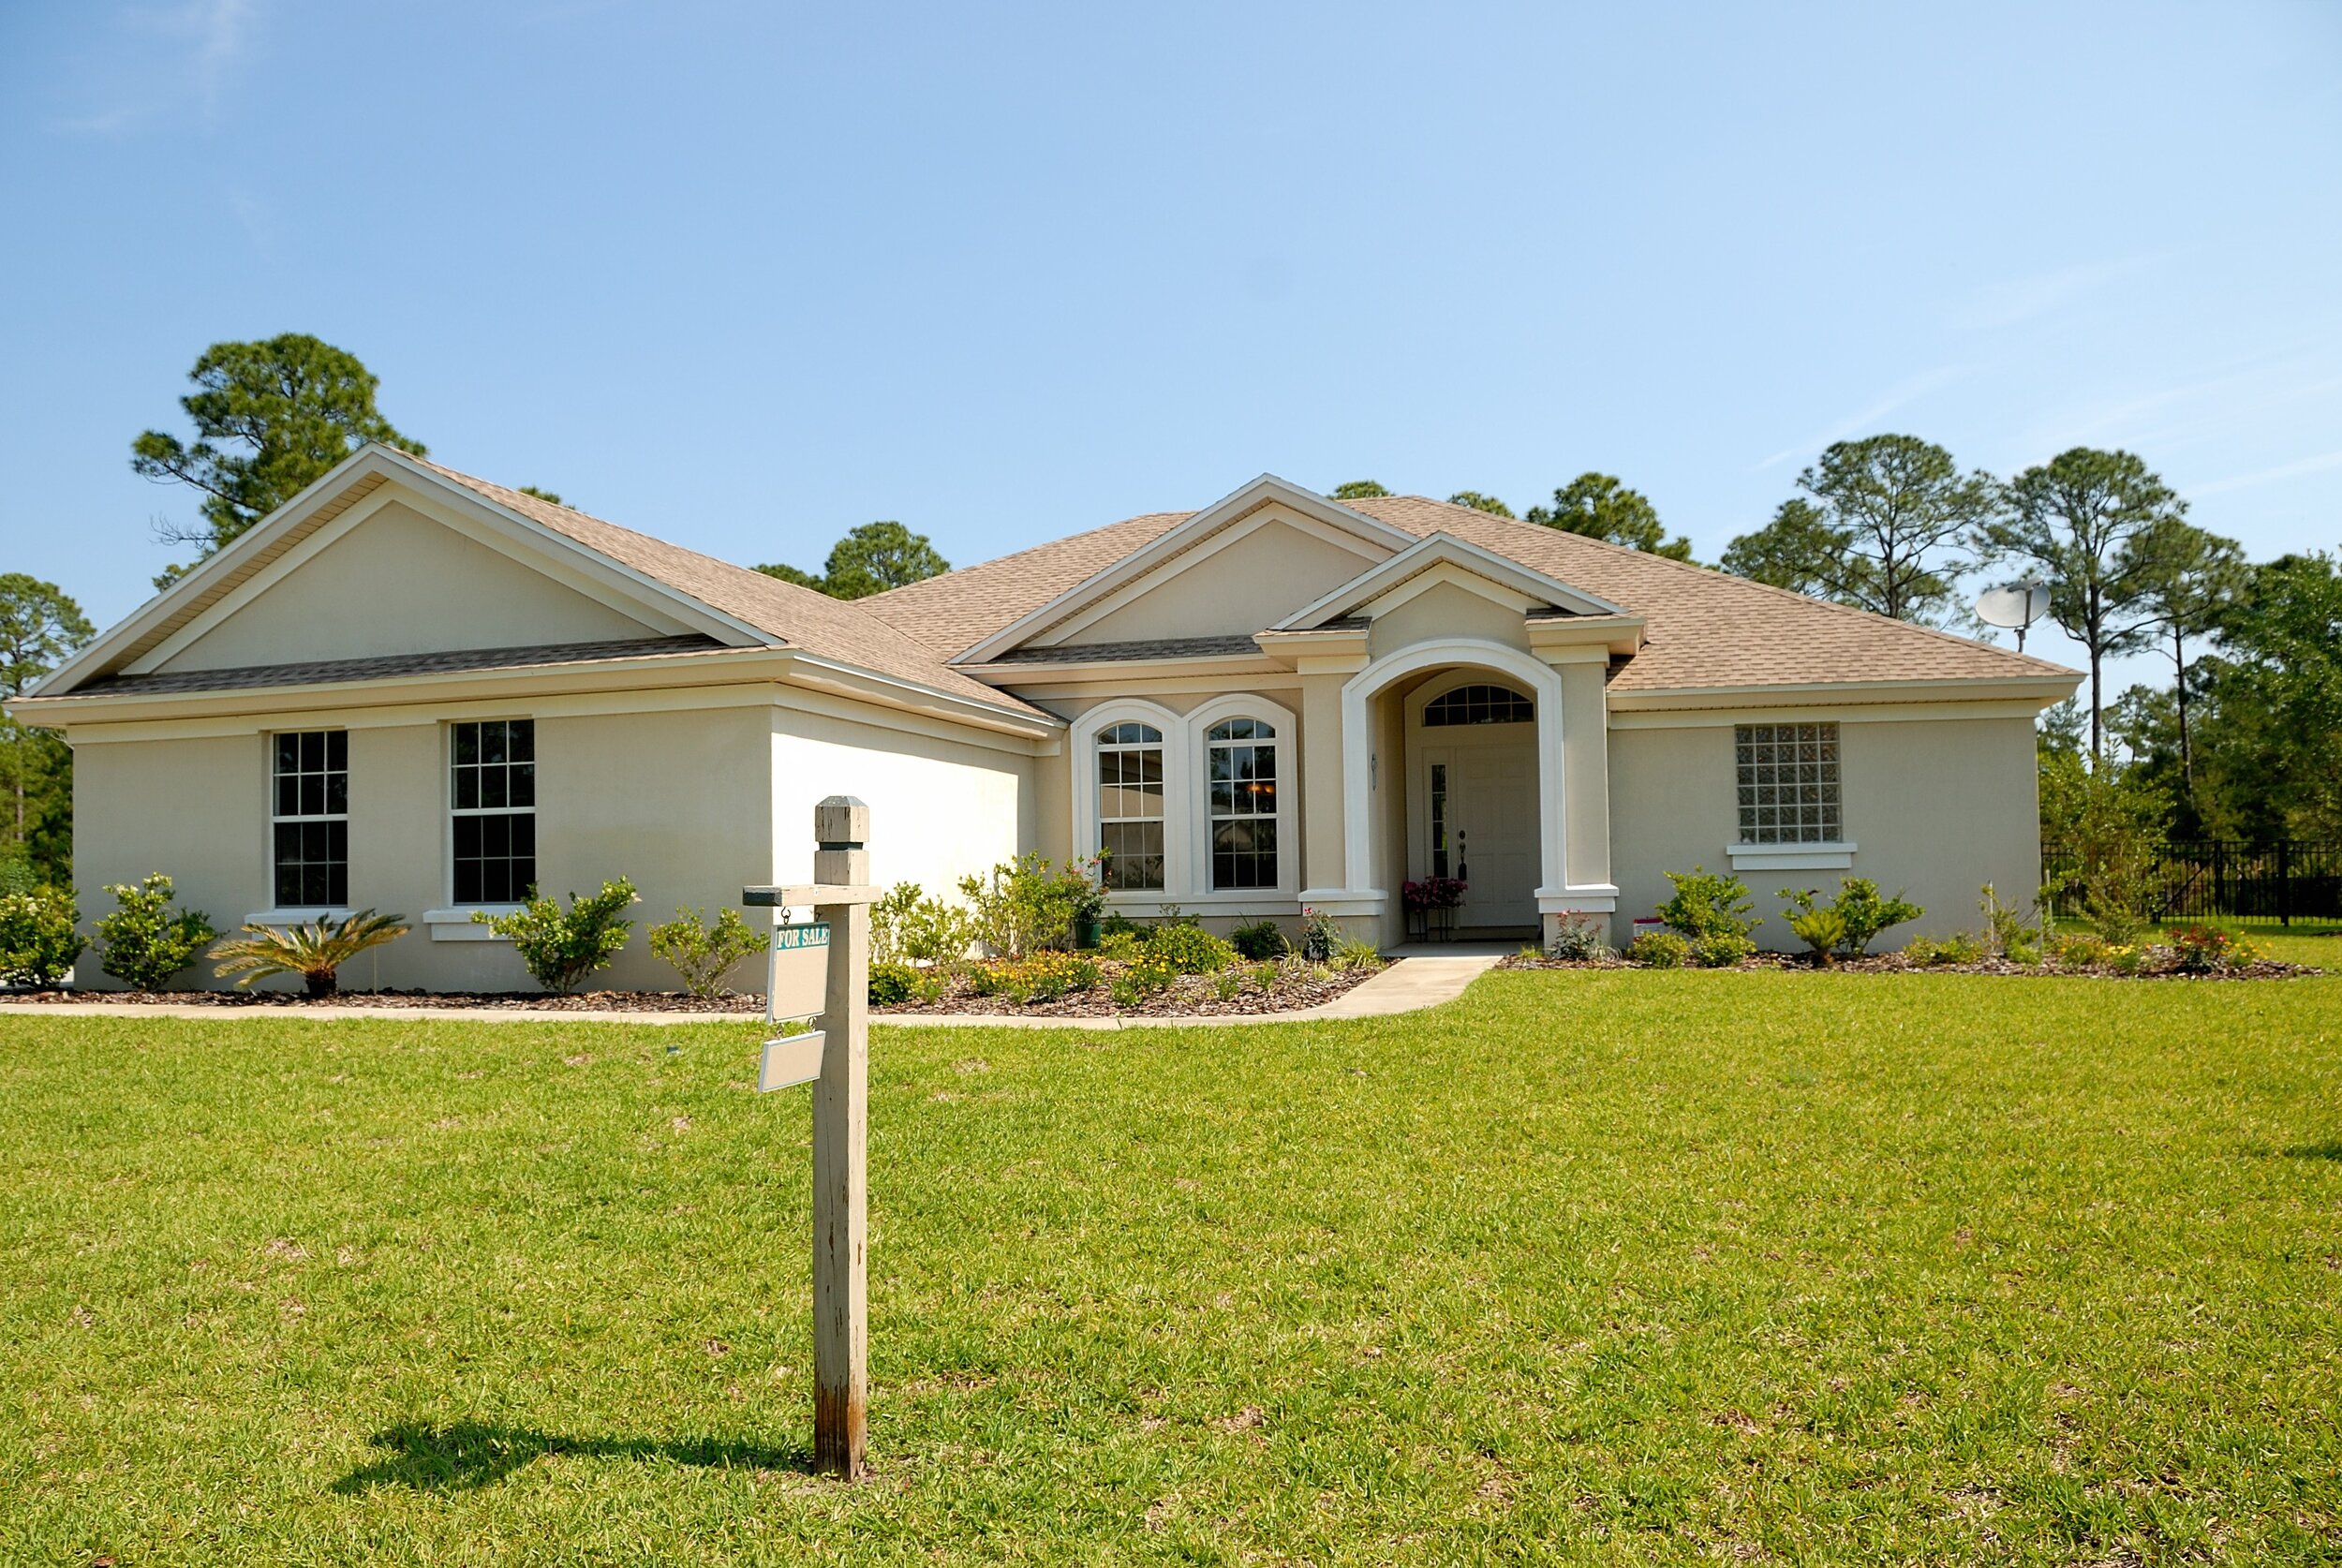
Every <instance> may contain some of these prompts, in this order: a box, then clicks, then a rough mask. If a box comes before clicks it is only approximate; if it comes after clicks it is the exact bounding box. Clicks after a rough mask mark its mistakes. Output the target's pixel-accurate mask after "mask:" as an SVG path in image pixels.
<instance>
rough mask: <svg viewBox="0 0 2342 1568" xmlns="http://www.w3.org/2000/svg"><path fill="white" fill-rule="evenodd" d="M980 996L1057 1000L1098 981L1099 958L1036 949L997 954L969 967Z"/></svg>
mask: <svg viewBox="0 0 2342 1568" xmlns="http://www.w3.org/2000/svg"><path fill="white" fill-rule="evenodd" d="M968 979H969V984H970V985H971V987H972V988H973V989H974V991H975V993H976V995H978V996H980V997H992V996H1000V997H1006V998H1008V999H1009V1000H1011V1001H1013V1002H1015V1003H1017V1004H1018V1005H1019V1006H1022V1005H1023V1004H1025V1003H1027V1002H1047V1001H1056V1000H1057V999H1058V998H1060V997H1066V996H1071V995H1072V994H1073V993H1074V992H1075V991H1087V990H1089V988H1090V987H1091V986H1093V985H1095V984H1098V965H1097V961H1096V960H1095V959H1092V958H1089V957H1088V956H1086V955H1084V954H1072V953H1036V954H1033V955H1032V956H1031V957H1030V958H993V959H988V960H986V962H984V963H981V964H977V965H975V966H973V967H972V968H971V969H970V970H969V971H968Z"/></svg>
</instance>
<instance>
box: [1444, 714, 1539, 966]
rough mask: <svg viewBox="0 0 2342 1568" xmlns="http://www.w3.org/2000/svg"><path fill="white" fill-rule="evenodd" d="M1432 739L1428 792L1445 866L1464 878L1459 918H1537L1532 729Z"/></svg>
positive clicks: (1484, 921)
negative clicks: (1441, 741)
mask: <svg viewBox="0 0 2342 1568" xmlns="http://www.w3.org/2000/svg"><path fill="white" fill-rule="evenodd" d="M1504 729H1505V730H1508V731H1512V733H1510V734H1505V735H1503V736H1502V738H1501V739H1500V738H1498V737H1497V736H1494V735H1490V736H1488V737H1487V738H1485V739H1484V738H1482V737H1481V736H1479V735H1475V736H1474V737H1473V738H1472V741H1471V742H1468V743H1465V744H1460V745H1451V746H1427V747H1424V750H1423V761H1424V779H1423V783H1424V789H1425V798H1426V800H1427V801H1428V802H1430V803H1432V810H1433V815H1434V819H1435V822H1436V825H1435V826H1434V827H1433V829H1432V831H1433V833H1434V834H1435V835H1438V836H1443V837H1444V838H1445V848H1446V851H1447V853H1446V855H1445V860H1446V863H1447V874H1448V875H1449V876H1452V877H1458V878H1460V879H1461V880H1463V882H1464V883H1465V889H1464V895H1463V902H1462V904H1461V905H1460V906H1459V907H1458V909H1457V910H1456V925H1457V926H1458V927H1459V928H1465V927H1481V928H1488V927H1499V926H1515V927H1518V926H1529V927H1534V926H1535V925H1536V924H1537V864H1538V862H1537V751H1536V741H1535V732H1534V729H1533V728H1532V727H1530V726H1527V725H1519V726H1513V725H1506V726H1504Z"/></svg>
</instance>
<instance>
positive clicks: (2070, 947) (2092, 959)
mask: <svg viewBox="0 0 2342 1568" xmlns="http://www.w3.org/2000/svg"><path fill="white" fill-rule="evenodd" d="M2049 947H2050V953H2051V954H2052V955H2053V957H2055V958H2056V960H2057V967H2058V968H2060V969H2097V967H2098V966H2100V965H2101V964H2107V963H2111V962H2112V960H2113V956H2114V947H2113V944H2112V943H2111V942H2109V941H2107V940H2106V939H2104V938H2102V937H2094V936H2091V935H2089V934H2088V933H2086V932H2076V933H2074V934H2073V935H2071V936H2064V937H2057V938H2054V939H2052V940H2051V942H2050V944H2049Z"/></svg>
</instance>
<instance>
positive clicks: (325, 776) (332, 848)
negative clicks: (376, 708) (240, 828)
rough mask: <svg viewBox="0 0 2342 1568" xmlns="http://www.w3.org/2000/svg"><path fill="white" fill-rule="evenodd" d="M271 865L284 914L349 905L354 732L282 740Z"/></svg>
mask: <svg viewBox="0 0 2342 1568" xmlns="http://www.w3.org/2000/svg"><path fill="white" fill-rule="evenodd" d="M271 785H272V788H273V791H274V795H273V798H272V800H271V802H270V821H269V830H270V850H269V852H270V863H271V866H272V869H273V870H274V879H273V881H274V890H275V894H274V896H275V903H276V907H277V908H278V909H280V910H294V909H319V910H325V909H337V908H339V907H341V906H343V905H346V904H348V902H349V732H348V731H346V730H303V731H299V732H289V733H285V734H280V735H278V736H277V737H276V755H275V767H274V777H273V778H272V779H271Z"/></svg>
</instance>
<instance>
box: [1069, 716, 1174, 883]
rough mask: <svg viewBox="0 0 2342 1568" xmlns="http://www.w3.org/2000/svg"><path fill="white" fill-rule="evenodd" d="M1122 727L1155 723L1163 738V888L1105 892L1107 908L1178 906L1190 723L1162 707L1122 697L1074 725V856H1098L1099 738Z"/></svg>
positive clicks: (1076, 857) (1071, 747) (1078, 719)
mask: <svg viewBox="0 0 2342 1568" xmlns="http://www.w3.org/2000/svg"><path fill="white" fill-rule="evenodd" d="M1117 724H1147V725H1151V726H1152V727H1153V728H1154V729H1155V730H1157V731H1158V732H1161V733H1162V735H1163V886H1162V887H1161V888H1160V889H1157V888H1150V887H1149V888H1136V889H1132V890H1130V891H1120V890H1111V891H1109V892H1108V893H1107V894H1106V907H1107V908H1108V909H1136V908H1140V907H1143V906H1147V905H1151V904H1164V903H1172V904H1176V903H1178V902H1180V897H1181V895H1180V892H1179V884H1180V882H1181V881H1183V880H1185V876H1186V873H1185V869H1184V867H1185V866H1186V864H1187V860H1186V855H1187V852H1188V851H1187V843H1186V833H1185V824H1186V821H1187V813H1188V803H1187V797H1188V795H1189V793H1190V791H1189V789H1188V785H1187V769H1186V766H1185V763H1184V761H1183V754H1184V753H1185V751H1186V749H1187V745H1186V741H1185V738H1184V737H1185V734H1186V722H1185V721H1184V720H1183V719H1181V718H1180V717H1179V716H1178V714H1176V713H1173V712H1172V711H1171V710H1170V709H1169V708H1166V707H1164V706H1162V705H1161V704H1159V703H1149V702H1145V701H1142V700H1140V699H1138V698H1121V699H1118V700H1117V701H1115V702H1111V703H1100V704H1099V705H1098V706H1097V707H1094V708H1091V709H1090V710H1089V712H1088V713H1085V714H1083V715H1082V716H1081V717H1079V718H1077V719H1075V721H1074V726H1073V732H1072V744H1071V745H1070V746H1068V747H1066V748H1065V749H1066V755H1067V757H1068V759H1069V760H1070V761H1071V762H1072V764H1073V774H1074V858H1075V860H1086V859H1088V858H1089V856H1091V855H1094V854H1096V853H1097V852H1098V845H1099V826H1098V734H1099V732H1100V731H1103V730H1110V729H1112V728H1113V727H1114V726H1115V725H1117Z"/></svg>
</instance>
